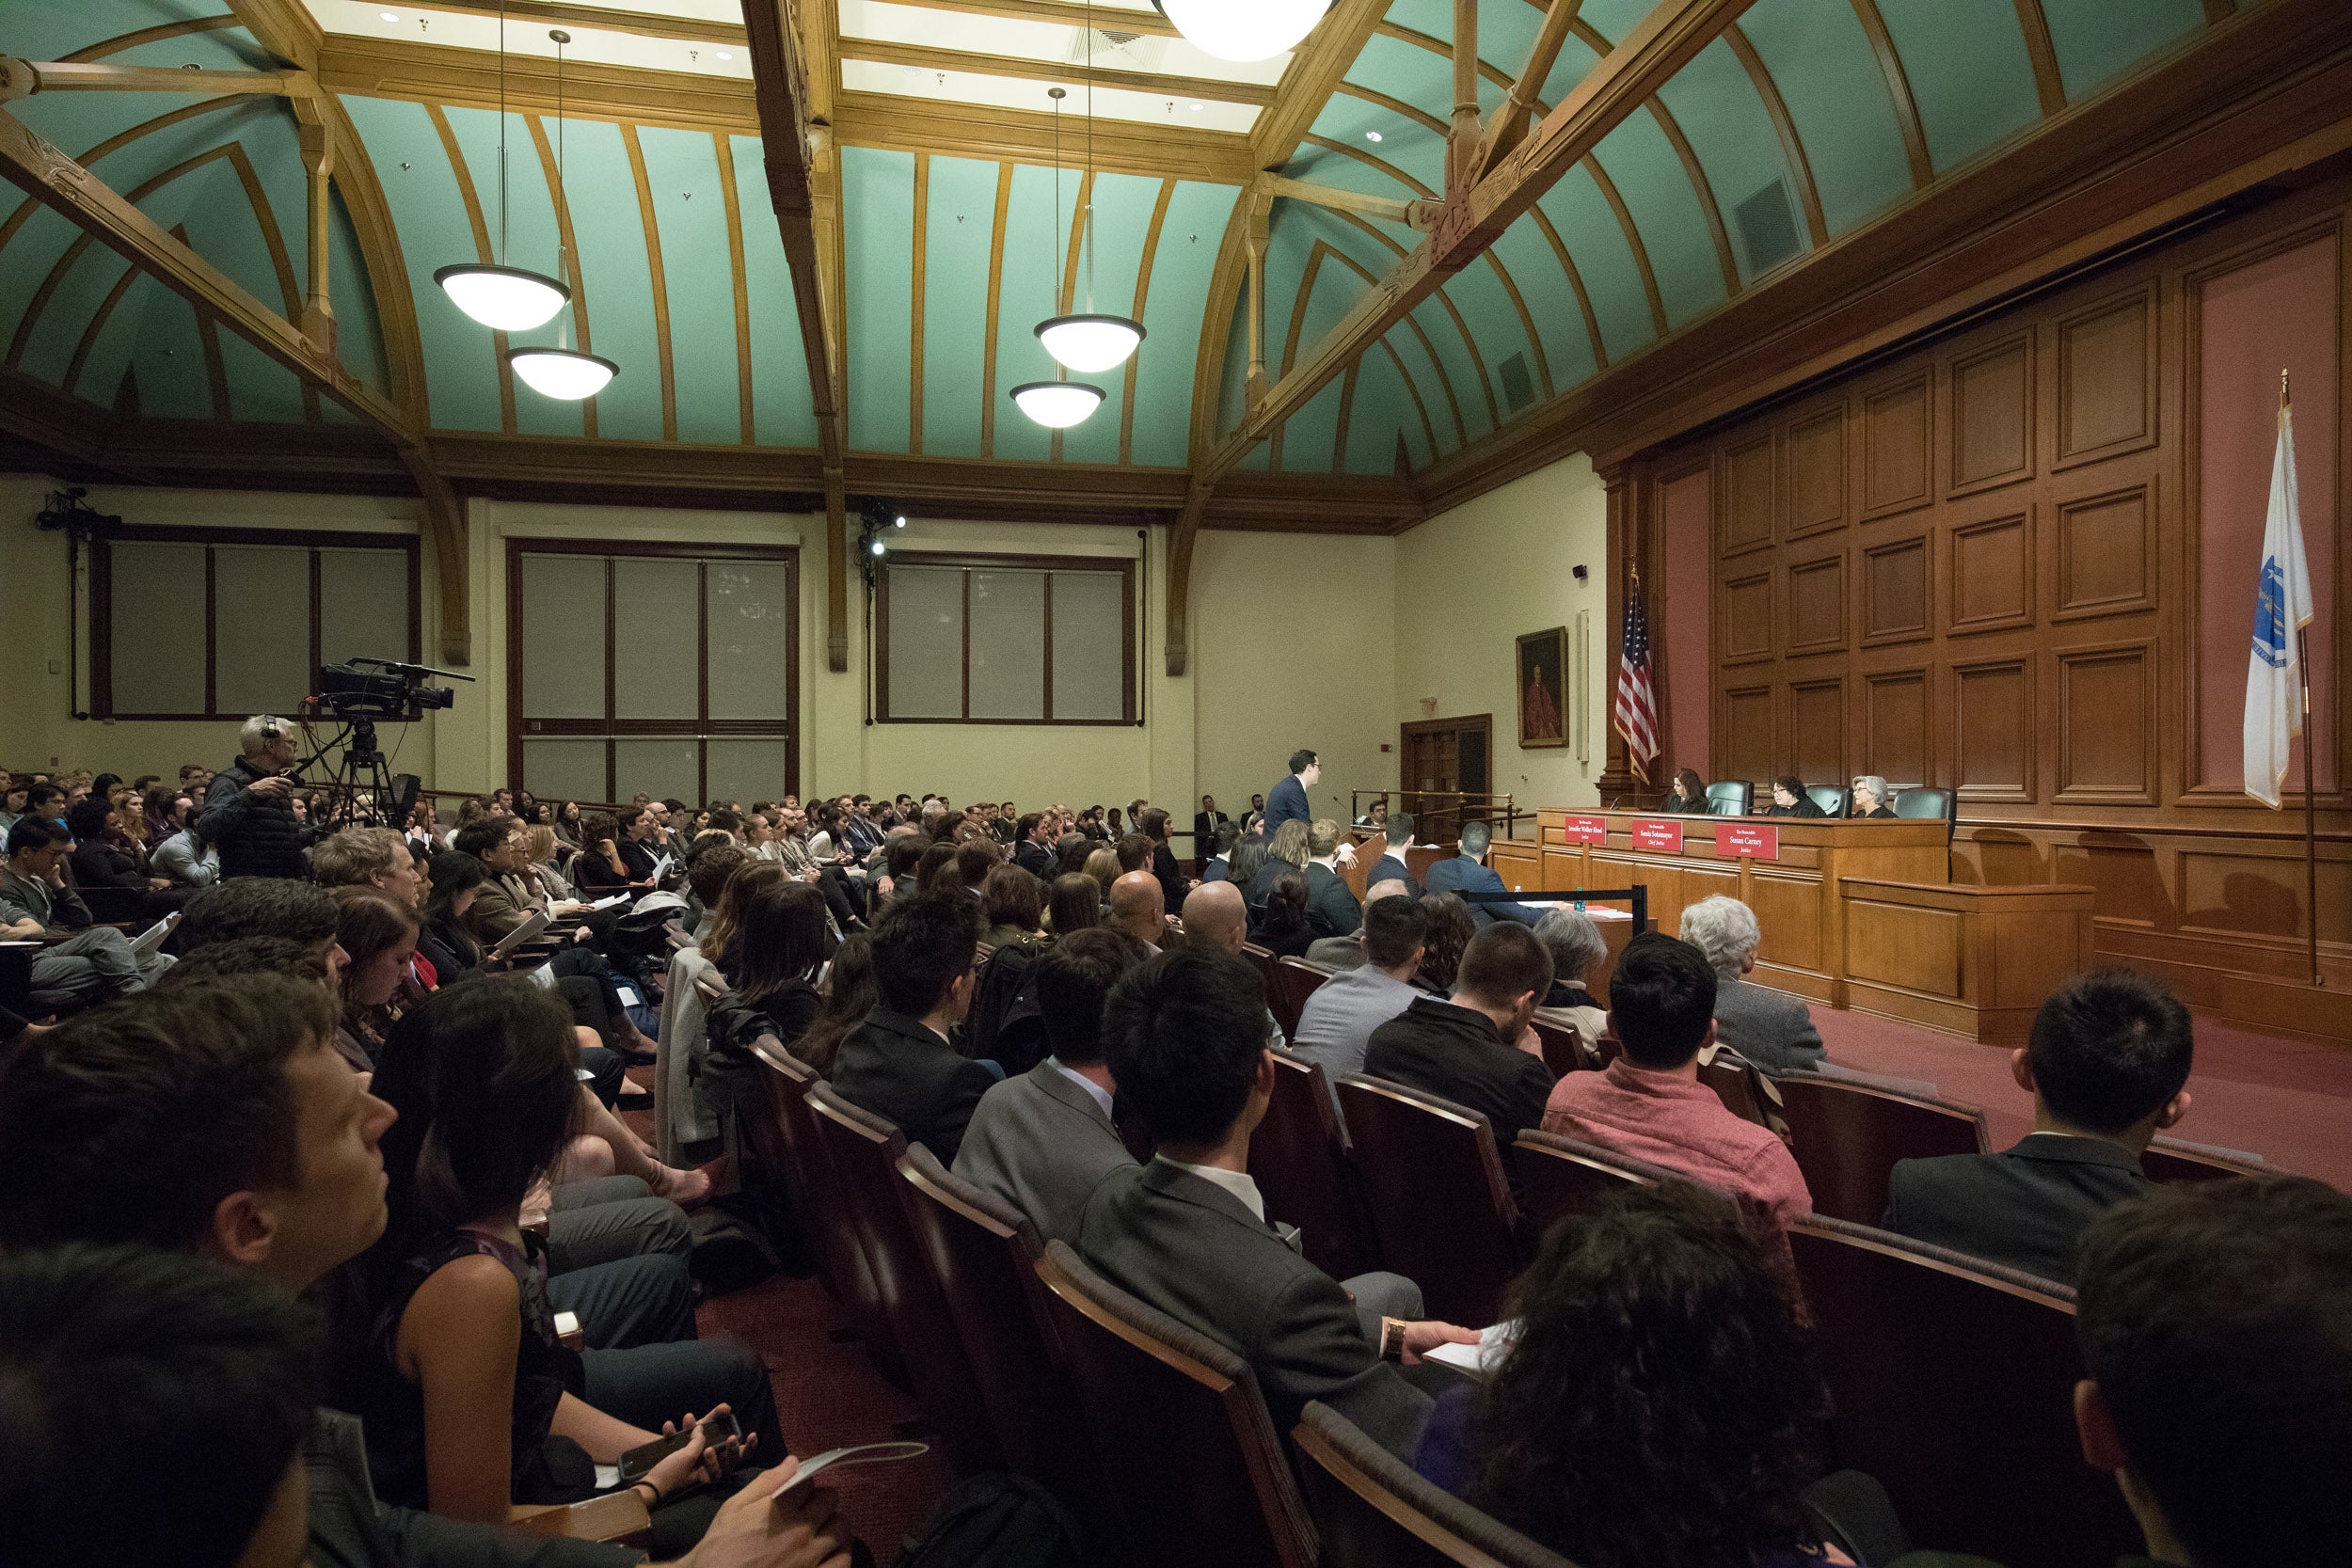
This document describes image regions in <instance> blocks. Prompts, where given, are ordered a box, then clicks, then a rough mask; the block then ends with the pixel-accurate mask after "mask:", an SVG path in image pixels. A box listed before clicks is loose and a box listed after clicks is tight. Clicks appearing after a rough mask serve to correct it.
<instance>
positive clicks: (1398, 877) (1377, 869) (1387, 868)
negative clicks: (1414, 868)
mask: <svg viewBox="0 0 2352 1568" xmlns="http://www.w3.org/2000/svg"><path fill="white" fill-rule="evenodd" d="M1391 880H1393V881H1399V882H1403V883H1404V884H1405V892H1406V895H1408V896H1410V897H1414V898H1418V897H1420V896H1421V884H1420V883H1419V882H1417V881H1415V880H1414V879H1413V874H1412V873H1411V872H1410V871H1408V870H1406V867H1405V862H1404V859H1403V857H1401V856H1397V855H1383V856H1381V857H1380V858H1379V859H1378V860H1377V861H1375V862H1374V863H1373V867H1372V870H1371V871H1370V872H1369V873H1367V874H1366V875H1365V877H1364V891H1365V892H1366V893H1370V892H1371V891H1372V890H1373V889H1374V888H1375V887H1376V886H1378V885H1379V884H1380V883H1382V882H1386V881H1391Z"/></svg>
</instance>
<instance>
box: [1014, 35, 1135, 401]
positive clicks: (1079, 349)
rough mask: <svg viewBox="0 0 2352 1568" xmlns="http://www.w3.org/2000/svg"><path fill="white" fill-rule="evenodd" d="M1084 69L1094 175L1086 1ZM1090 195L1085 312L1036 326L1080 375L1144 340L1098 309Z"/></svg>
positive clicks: (1057, 185)
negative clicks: (1095, 304) (1096, 303)
mask: <svg viewBox="0 0 2352 1568" xmlns="http://www.w3.org/2000/svg"><path fill="white" fill-rule="evenodd" d="M1086 40H1087V53H1086V71H1087V156H1086V170H1087V174H1088V175H1089V177H1091V176H1092V175H1093V173H1094V6H1093V0H1088V4H1087V10H1086ZM1054 91H1055V103H1054V133H1055V134H1054V191H1055V197H1054V223H1055V226H1056V228H1057V229H1058V228H1059V226H1060V223H1061V102H1060V93H1061V89H1060V88H1058V87H1057V88H1056V89H1054ZM1081 188H1083V189H1084V190H1086V191H1087V192H1088V193H1089V194H1088V197H1087V202H1086V209H1085V211H1083V212H1082V213H1080V214H1078V222H1079V224H1080V225H1081V228H1080V230H1079V243H1080V244H1081V245H1085V246H1086V264H1087V309H1085V310H1084V311H1082V312H1080V313H1078V314H1076V315H1070V316H1055V317H1053V318H1051V319H1050V320H1047V321H1041V322H1040V323H1038V324H1037V339H1038V341H1039V342H1041V343H1043V344H1044V345H1045V352H1046V353H1048V354H1050V355H1052V356H1054V360H1055V362H1056V363H1057V364H1058V365H1060V366H1061V367H1062V368H1063V369H1064V370H1069V371H1076V372H1078V373H1080V374H1081V375H1088V374H1092V373H1095V372H1101V371H1115V370H1117V369H1118V368H1119V367H1120V366H1121V365H1123V364H1125V363H1126V362H1127V356H1129V355H1131V354H1133V353H1135V351H1136V348H1137V347H1138V346H1139V345H1140V344H1141V343H1142V342H1143V324H1142V323H1141V322H1136V321H1130V320H1128V319H1127V318H1126V317H1125V316H1113V315H1102V314H1098V313H1096V311H1095V309H1094V198H1093V195H1092V192H1093V189H1094V187H1093V184H1092V182H1091V179H1090V178H1089V182H1088V183H1087V184H1085V185H1084V186H1083V187H1081Z"/></svg>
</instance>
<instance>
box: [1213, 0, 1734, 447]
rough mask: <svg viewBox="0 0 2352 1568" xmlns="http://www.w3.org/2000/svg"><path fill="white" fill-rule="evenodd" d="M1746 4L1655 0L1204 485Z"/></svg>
mask: <svg viewBox="0 0 2352 1568" xmlns="http://www.w3.org/2000/svg"><path fill="white" fill-rule="evenodd" d="M1749 4H1750V0H1663V3H1662V4H1661V5H1660V6H1659V7H1658V8H1656V9H1655V10H1653V11H1651V12H1650V14H1649V15H1648V16H1647V17H1645V19H1643V21H1642V23H1641V24H1639V25H1638V26H1636V27H1635V28H1634V29H1633V30H1632V31H1631V32H1629V33H1628V34H1627V35H1626V36H1625V39H1624V40H1623V41H1621V42H1620V43H1619V44H1618V45H1617V47H1616V48H1614V49H1613V50H1612V51H1610V53H1609V54H1608V55H1606V56H1605V57H1604V58H1603V59H1602V60H1601V61H1600V62H1599V63H1598V64H1597V65H1596V66H1595V67H1594V68H1593V69H1592V71H1590V72H1588V73H1587V74H1586V76H1585V78H1584V80H1583V81H1581V82H1580V83H1579V84H1578V85H1577V87H1576V90H1575V91H1574V92H1571V93H1570V94H1569V95H1568V96H1567V98H1566V99H1565V101H1564V102H1562V103H1560V104H1559V105H1558V106H1557V107H1555V108H1554V109H1553V110H1552V111H1551V112H1550V113H1549V115H1547V116H1545V117H1544V119H1543V122H1542V123H1541V124H1540V125H1538V126H1537V127H1536V128H1535V129H1534V131H1533V132H1532V133H1531V134H1530V135H1528V137H1527V139H1526V140H1525V141H1523V142H1522V143H1521V144H1520V145H1519V147H1518V150H1516V151H1514V152H1513V153H1512V154H1511V156H1510V157H1508V158H1506V159H1505V160H1503V162H1502V164H1501V165H1499V166H1496V167H1495V168H1494V169H1493V170H1492V171H1490V172H1489V173H1488V174H1487V175H1486V178H1485V179H1483V180H1481V181H1480V182H1478V183H1477V184H1476V185H1475V186H1472V187H1471V188H1470V189H1469V190H1467V191H1463V192H1455V193H1453V194H1452V195H1451V196H1450V197H1449V199H1448V200H1447V202H1446V204H1445V207H1444V209H1443V210H1442V211H1441V212H1440V213H1439V214H1438V227H1437V230H1436V232H1435V233H1433V234H1432V235H1431V236H1430V237H1429V239H1428V240H1426V241H1424V242H1423V243H1422V245H1420V246H1419V247H1418V248H1416V249H1415V250H1414V251H1413V253H1412V254H1411V255H1409V256H1407V257H1406V258H1405V260H1404V261H1400V262H1398V263H1397V264H1396V266H1394V267H1393V268H1391V270H1390V271H1389V272H1388V274H1387V275H1386V276H1384V277H1382V278H1381V279H1380V281H1379V283H1378V284H1376V285H1375V286H1374V287H1373V288H1372V289H1370V290H1367V291H1366V292H1365V293H1364V295H1363V297H1362V298H1361V299H1359V301H1358V302H1357V304H1356V305H1355V307H1354V308H1352V309H1350V310H1349V311H1348V313H1347V314H1346V315H1345V316H1343V317H1342V318H1341V320H1340V322H1339V324H1338V325H1335V326H1334V327H1333V328H1332V329H1331V330H1330V331H1329V332H1328V333H1327V334H1326V335H1325V337H1324V339H1323V341H1320V342H1318V343H1317V344H1316V345H1315V346H1314V348H1313V350H1312V351H1311V352H1310V353H1309V354H1307V355H1305V356H1302V358H1301V359H1300V361H1299V363H1298V365H1297V366H1296V367H1295V369H1293V370H1292V371H1291V372H1289V373H1288V374H1286V375H1284V376H1282V377H1281V379H1280V380H1279V381H1277V382H1275V383H1274V384H1273V386H1271V387H1270V388H1268V389H1267V390H1266V393H1265V395H1264V396H1263V398H1261V399H1259V400H1258V401H1257V402H1256V403H1255V404H1252V405H1251V406H1250V408H1249V410H1248V413H1247V414H1246V415H1244V417H1243V419H1242V422H1241V424H1240V426H1239V427H1238V428H1237V429H1235V430H1234V431H1233V432H1232V435H1230V436H1227V437H1226V438H1225V440H1224V441H1222V442H1221V443H1219V445H1218V446H1217V448H1216V451H1213V452H1211V453H1210V454H1208V456H1207V458H1206V459H1205V461H1204V462H1203V463H1201V464H1200V465H1199V466H1198V467H1197V468H1196V471H1197V472H1203V473H1205V474H1206V475H1207V476H1208V478H1209V479H1210V480H1211V481H1212V482H1214V481H1215V480H1216V479H1217V478H1219V477H1221V476H1222V475H1224V474H1226V473H1228V472H1231V471H1232V469H1233V468H1234V467H1236V466H1238V465H1239V464H1240V462H1241V460H1242V458H1243V457H1244V456H1245V455H1246V454H1247V453H1248V451H1249V449H1250V448H1251V447H1253V446H1255V445H1256V444H1257V443H1258V442H1259V441H1261V440H1263V439H1264V438H1265V437H1266V436H1269V435H1271V434H1272V433H1273V432H1274V430H1275V429H1276V428H1277V427H1278V426H1279V425H1280V424H1281V422H1282V421H1283V420H1286V419H1288V418H1289V417H1290V416H1291V415H1293V414H1295V413H1296V412H1297V411H1298V410H1299V409H1300V408H1302V407H1304V406H1305V405H1306V403H1307V401H1308V400H1309V399H1310V398H1311V397H1313V396H1314V395H1315V393H1317V392H1318V391H1321V390H1322V389H1323V388H1324V386H1325V385H1326V384H1327V382H1329V381H1330V380H1331V378H1332V377H1333V376H1335V375H1338V374H1339V373H1340V372H1342V371H1343V370H1345V369H1346V368H1347V367H1348V366H1349V365H1350V364H1352V363H1354V362H1355V360H1356V359H1357V358H1358V356H1360V355H1362V353H1363V352H1364V351H1365V350H1366V349H1368V348H1370V347H1371V346H1372V345H1373V344H1374V343H1375V342H1378V341H1380V339H1381V338H1382V337H1383V336H1384V335H1386V334H1387V332H1388V331H1389V329H1390V328H1391V327H1392V326H1394V325H1396V324H1397V323H1398V322H1400V321H1402V320H1404V319H1405V317H1406V315H1407V314H1409V313H1410V312H1411V311H1412V310H1413V309H1414V308H1415V307H1416V306H1418V305H1420V304H1421V303H1422V301H1423V300H1425V299H1427V298H1428V297H1429V296H1430V295H1431V294H1434V293H1437V292H1438V289H1440V288H1441V287H1443V286H1444V283H1445V280H1446V279H1447V278H1449V277H1452V276H1453V275H1454V274H1455V273H1457V272H1459V271H1461V270H1462V268H1464V267H1465V266H1468V265H1469V264H1470V262H1471V261H1475V260H1477V259H1478V258H1479V257H1480V256H1481V255H1483V254H1485V252H1486V248H1487V246H1489V245H1492V244H1493V243H1494V242H1495V240H1496V239H1497V238H1499V237H1500V236H1501V235H1502V231H1503V230H1506V229H1508V228H1509V227H1510V226H1511V223H1512V222H1513V221H1514V220H1515V219H1517V218H1518V216H1519V215H1520V214H1523V213H1525V212H1526V211H1527V210H1528V209H1529V208H1531V207H1533V206H1534V204H1535V201H1536V199H1537V198H1539V197H1541V196H1542V195H1543V194H1544V193H1545V192H1546V191H1548V190H1549V189H1550V188H1551V186H1552V185H1553V184H1554V183H1555V182H1558V181H1559V179H1560V178H1561V177H1562V176H1563V175H1565V173H1566V172H1567V171H1568V170H1569V169H1571V168H1573V167H1575V166H1577V164H1578V163H1579V162H1581V160H1582V159H1583V158H1584V157H1585V155H1586V154H1588V153H1590V152H1591V151H1592V150H1593V149H1594V148H1595V147H1596V146H1597V145H1598V144H1599V142H1600V140H1601V138H1602V137H1604V136H1606V135H1608V134H1609V133H1610V132H1611V131H1613V130H1614V129H1615V128H1616V127H1617V126H1618V125H1619V124H1621V123H1623V122H1624V120H1625V119H1626V118H1627V117H1628V116H1629V115H1631V114H1633V113H1634V112H1635V111H1637V110H1638V109H1640V107H1641V106H1642V103H1644V101H1645V100H1646V99H1647V98H1648V97H1649V96H1650V94H1652V93H1653V92H1656V91H1657V90H1658V88H1659V87H1661V86H1663V85H1664V84H1665V82H1666V81H1667V80H1668V79H1669V78H1671V77H1672V76H1673V75H1674V73H1675V72H1676V71H1679V70H1681V69H1682V68H1683V66H1685V65H1687V64H1688V63H1689V62H1690V61H1691V59H1692V56H1694V55H1697V54H1698V52H1699V51H1700V50H1702V49H1704V48H1705V47H1707V45H1708V43H1709V42H1711V41H1712V40H1714V38H1715V37H1716V35H1718V34H1719V33H1721V32H1722V31H1723V30H1724V28H1726V27H1728V26H1730V25H1731V24H1732V23H1734V22H1736V21H1737V20H1738V19H1739V16H1740V12H1741V11H1743V10H1745V9H1746V8H1747V7H1748V5H1749Z"/></svg>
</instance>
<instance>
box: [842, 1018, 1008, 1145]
mask: <svg viewBox="0 0 2352 1568" xmlns="http://www.w3.org/2000/svg"><path fill="white" fill-rule="evenodd" d="M995 1082H996V1074H995V1073H994V1072H993V1071H991V1070H990V1069H987V1068H985V1067H983V1066H981V1065H980V1064H979V1063H978V1062H975V1061H969V1060H967V1059H965V1058H964V1057H963V1056H961V1055H960V1054H958V1053H957V1052H956V1048H955V1047H954V1046H952V1045H949V1044H948V1043H947V1042H946V1040H944V1039H941V1038H940V1037H938V1036H937V1035H935V1034H933V1033H931V1031H930V1029H929V1028H927V1027H925V1026H924V1024H923V1023H922V1022H921V1021H920V1020H917V1019H912V1018H908V1017H906V1016H904V1015H903V1014H900V1013H894V1012H892V1011H891V1010H890V1009H889V1008H887V1007H876V1008H875V1009H874V1010H873V1011H872V1012H870V1013H867V1014H866V1022H863V1023H861V1024H859V1025H858V1026H857V1027H856V1028H855V1029H853V1030H851V1031H850V1036H849V1037H848V1038H847V1039H845V1040H843V1041H842V1042H841V1049H840V1051H839V1052H838V1053H836V1054H835V1055H834V1064H833V1092H834V1093H835V1094H837V1095H839V1096H840V1097H841V1098H842V1099H844V1100H846V1101H849V1102H850V1104H852V1105H854V1106H856V1107H857V1108H858V1109H860V1110H862V1111H871V1112H873V1113H874V1115H876V1116H878V1117H882V1119H883V1120H884V1121H887V1122H889V1123H891V1124H892V1125H894V1126H896V1127H897V1128H898V1130H899V1131H900V1132H904V1133H905V1134H906V1135H907V1141H908V1142H909V1143H919V1144H921V1145H923V1146H924V1147H925V1148H929V1149H930V1151H931V1152H932V1153H933V1154H936V1155H938V1156H939V1163H940V1164H943V1165H946V1166H947V1167H948V1168H950V1169H953V1168H954V1166H955V1163H956V1150H957V1149H958V1148H960V1147H961V1145H962V1143H963V1130H964V1128H965V1127H966V1126H968V1125H970V1123H971V1120H972V1112H973V1110H974V1109H975V1108H976V1107H977V1106H978V1104H979V1102H980V1096H982V1095H984V1094H986V1093H987V1092H988V1091H989V1089H990V1087H991V1086H993V1085H994V1084H995Z"/></svg>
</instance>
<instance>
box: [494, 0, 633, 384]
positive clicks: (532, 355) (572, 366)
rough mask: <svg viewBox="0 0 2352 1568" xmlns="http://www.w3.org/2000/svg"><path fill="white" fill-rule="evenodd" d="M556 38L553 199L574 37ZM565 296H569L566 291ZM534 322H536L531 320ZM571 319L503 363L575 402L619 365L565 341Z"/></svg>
mask: <svg viewBox="0 0 2352 1568" xmlns="http://www.w3.org/2000/svg"><path fill="white" fill-rule="evenodd" d="M548 37H549V38H550V39H553V40H555V198H556V199H557V200H559V201H561V200H563V199H564V45H565V44H567V43H569V42H571V41H572V35H571V34H569V33H567V32H565V31H564V29H563V28H561V27H552V28H549V29H548ZM555 235H556V238H555V270H556V271H558V272H562V271H564V226H563V224H562V223H560V222H559V223H558V224H557V225H556V226H555ZM564 297H565V298H566V299H568V298H570V297H571V296H570V294H569V293H568V292H566V293H565V295H564ZM534 325H536V324H534ZM571 336H572V323H571V318H570V317H568V316H566V317H565V318H564V323H563V325H561V326H560V327H558V328H557V329H556V336H555V341H556V346H555V347H553V348H531V347H524V348H510V349H508V350H507V351H506V363H507V364H508V365H509V366H510V367H512V368H513V370H514V372H515V373H516V375H518V376H520V377H522V379H523V385H524V386H526V387H529V388H531V389H532V391H534V392H537V393H538V394H539V395H540V396H542V397H550V398H560V399H562V400H563V401H564V402H566V403H578V402H579V401H580V399H582V398H592V397H595V396H596V394H597V393H598V392H601V391H603V390H604V387H605V383H606V382H608V381H611V380H612V378H613V377H614V376H615V375H618V374H619V373H620V370H621V367H620V366H618V365H616V364H614V363H613V362H612V360H610V359H607V358H604V357H602V356H599V355H594V354H583V353H581V352H580V350H578V349H574V348H570V347H567V346H565V345H567V344H568V343H569V342H570V341H571Z"/></svg>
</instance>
